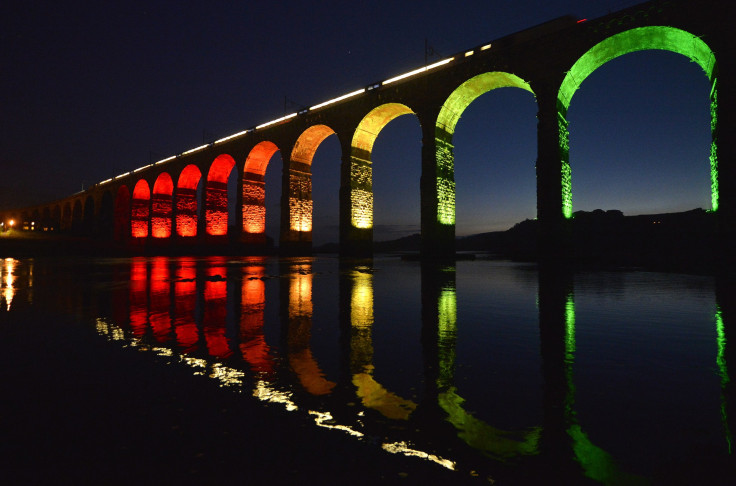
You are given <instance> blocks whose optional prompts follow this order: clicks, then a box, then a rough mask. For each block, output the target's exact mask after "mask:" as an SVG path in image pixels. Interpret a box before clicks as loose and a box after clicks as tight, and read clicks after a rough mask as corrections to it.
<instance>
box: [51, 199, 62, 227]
mask: <svg viewBox="0 0 736 486" xmlns="http://www.w3.org/2000/svg"><path fill="white" fill-rule="evenodd" d="M50 227H51V228H52V230H53V231H60V230H61V206H60V205H58V204H57V205H55V206H54V207H53V209H52V210H51V226H50Z"/></svg>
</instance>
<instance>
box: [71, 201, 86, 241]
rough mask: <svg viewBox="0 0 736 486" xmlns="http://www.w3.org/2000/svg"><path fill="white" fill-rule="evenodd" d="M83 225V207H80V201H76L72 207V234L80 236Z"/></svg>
mask: <svg viewBox="0 0 736 486" xmlns="http://www.w3.org/2000/svg"><path fill="white" fill-rule="evenodd" d="M83 223H84V207H83V206H82V200H81V199H76V200H75V201H74V205H73V206H72V232H73V233H74V234H80V233H81V232H82V228H83Z"/></svg>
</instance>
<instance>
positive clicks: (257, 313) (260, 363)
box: [240, 267, 274, 375]
mask: <svg viewBox="0 0 736 486" xmlns="http://www.w3.org/2000/svg"><path fill="white" fill-rule="evenodd" d="M264 275H265V271H264V268H263V267H246V268H245V274H244V275H243V286H242V294H241V295H242V300H241V302H242V309H241V315H240V352H241V353H242V355H243V359H244V360H245V361H247V362H248V364H250V366H251V369H252V370H253V372H254V373H256V374H259V375H263V374H268V375H270V374H272V373H273V368H274V364H273V358H272V357H271V353H270V348H269V347H268V344H266V338H265V337H264V335H263V321H264V317H263V312H264V309H265V308H266V283H265V282H264V281H263V277H264Z"/></svg>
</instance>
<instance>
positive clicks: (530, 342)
mask: <svg viewBox="0 0 736 486" xmlns="http://www.w3.org/2000/svg"><path fill="white" fill-rule="evenodd" d="M0 269H1V271H2V274H1V282H2V286H1V287H0V299H1V300H0V308H1V309H2V310H0V316H2V315H3V314H4V318H10V319H12V316H13V312H14V307H16V306H18V305H20V303H21V302H22V305H31V306H43V307H45V308H48V309H54V312H58V313H60V314H62V313H63V314H68V315H74V316H77V318H78V319H79V320H80V321H86V322H90V325H94V326H96V328H97V330H98V332H99V334H100V336H101V338H104V339H108V340H111V341H115V342H118V343H119V344H120V345H121V346H127V347H135V348H137V349H139V350H142V351H146V352H151V353H156V354H158V355H160V356H163V357H165V358H166V359H167V361H168V362H169V363H171V364H173V365H176V366H185V367H188V368H189V369H191V372H192V373H193V374H204V375H207V376H209V377H211V378H212V379H215V380H218V381H219V382H220V383H221V385H222V386H224V387H229V388H231V389H232V390H233V391H234V392H242V393H246V394H248V395H252V396H253V397H255V398H256V399H258V400H262V401H264V402H268V403H272V404H275V406H278V407H283V409H284V412H285V413H286V412H287V411H288V412H295V413H303V414H307V415H308V416H310V417H311V418H312V419H313V420H314V423H315V425H317V426H322V427H329V428H333V429H335V433H344V434H349V435H351V436H354V437H355V440H368V439H370V440H371V441H373V442H376V443H377V444H380V447H383V448H384V449H385V450H386V451H387V453H388V452H391V453H402V454H405V455H407V456H410V457H419V458H423V459H426V460H431V461H434V462H436V463H437V464H438V465H439V466H438V467H440V466H442V467H446V468H450V469H456V470H458V474H460V475H464V476H466V475H468V474H469V472H470V471H480V472H481V475H485V476H487V477H490V478H493V477H494V471H497V470H499V468H504V470H505V471H508V468H509V467H510V468H511V469H512V470H513V469H514V468H518V470H525V469H526V470H528V469H530V468H532V469H534V468H536V469H538V470H539V471H541V472H540V474H539V477H548V478H555V477H556V476H555V475H559V478H560V479H561V480H562V479H565V480H568V481H573V482H575V481H576V479H575V478H582V477H586V476H587V478H589V479H592V480H594V481H597V482H600V483H605V484H628V483H635V482H639V480H643V481H646V480H648V479H652V478H655V479H656V478H658V477H659V476H661V475H663V474H665V473H663V471H666V470H667V469H668V468H671V467H673V465H678V467H681V465H682V464H683V463H685V464H688V463H691V462H694V463H700V462H702V460H705V459H704V458H707V459H708V460H712V459H713V458H715V459H717V460H718V461H728V462H730V461H731V458H732V456H731V432H730V430H731V429H732V426H731V425H730V424H731V418H730V416H729V411H731V410H732V409H733V408H734V404H733V389H732V387H733V385H731V383H730V380H729V370H728V364H729V362H733V361H734V360H735V359H731V360H729V359H728V358H729V357H730V356H732V355H733V354H734V351H733V350H732V347H733V346H731V347H729V346H727V343H728V342H729V340H728V337H729V335H731V334H733V332H734V331H733V330H732V329H733V328H734V326H736V324H735V323H734V322H733V319H734V317H733V315H732V311H731V307H730V306H731V305H733V304H731V303H730V299H729V298H728V296H729V295H731V294H730V290H729V287H725V288H723V285H721V284H720V283H718V282H716V281H715V279H713V278H711V277H704V276H687V275H675V274H658V273H647V272H589V273H577V274H575V275H572V274H564V273H561V272H559V271H548V270H545V271H544V272H541V273H540V271H539V270H538V269H537V268H536V266H532V265H521V264H511V263H508V262H493V261H474V262H458V263H457V265H456V266H451V267H449V266H448V267H436V266H435V267H430V266H421V265H419V264H417V263H410V262H402V261H399V260H397V259H391V258H388V257H383V258H376V259H375V260H373V261H372V262H353V263H345V262H340V261H338V260H337V259H331V258H302V259H289V260H283V259H282V260H278V259H267V258H238V259H226V258H222V257H210V258H202V259H190V258H169V257H152V258H132V259H97V260H73V261H69V260H66V261H64V260H38V259H37V260H33V259H27V260H15V259H5V260H3V261H2V262H0ZM727 301H728V302H727ZM729 326H730V327H729ZM412 460H414V459H412ZM547 470H548V472H545V471H547ZM473 474H477V473H473ZM665 475H666V474H665ZM512 477H513V473H512Z"/></svg>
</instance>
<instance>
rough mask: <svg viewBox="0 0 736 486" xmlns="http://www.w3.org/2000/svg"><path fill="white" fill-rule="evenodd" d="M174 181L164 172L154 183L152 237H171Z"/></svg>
mask: <svg viewBox="0 0 736 486" xmlns="http://www.w3.org/2000/svg"><path fill="white" fill-rule="evenodd" d="M173 195H174V181H173V180H172V179H171V175H169V173H168V172H162V173H161V174H159V176H158V177H157V178H156V182H154V183H153V195H152V196H151V236H153V237H154V238H168V237H170V236H171V215H172V213H173V203H172V197H173Z"/></svg>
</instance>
